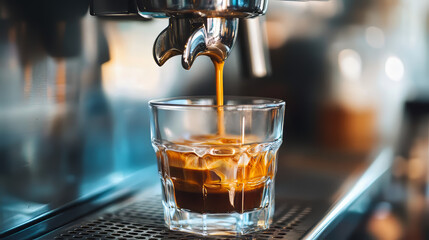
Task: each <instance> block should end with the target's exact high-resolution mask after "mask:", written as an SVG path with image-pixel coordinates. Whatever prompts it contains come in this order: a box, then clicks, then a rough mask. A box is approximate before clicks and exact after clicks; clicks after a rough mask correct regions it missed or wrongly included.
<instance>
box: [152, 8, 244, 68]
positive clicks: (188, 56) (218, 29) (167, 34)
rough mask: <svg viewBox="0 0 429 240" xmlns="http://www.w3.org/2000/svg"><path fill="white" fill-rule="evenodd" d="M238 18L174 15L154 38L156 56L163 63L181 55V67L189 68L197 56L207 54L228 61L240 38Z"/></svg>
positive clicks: (156, 59)
mask: <svg viewBox="0 0 429 240" xmlns="http://www.w3.org/2000/svg"><path fill="white" fill-rule="evenodd" d="M238 20H239V19H238V18H220V17H213V18H211V17H210V18H209V17H181V16H177V17H171V18H170V22H169V25H168V27H167V28H166V29H164V31H162V32H161V34H160V35H159V36H158V38H157V39H156V40H155V44H154V48H153V55H154V58H155V61H156V63H157V64H158V65H159V66H162V65H163V64H164V63H165V62H166V61H167V60H168V59H170V58H171V57H173V56H176V55H182V66H183V67H184V68H185V69H190V68H191V66H192V64H193V62H194V61H195V59H196V57H198V56H199V55H207V56H209V57H211V58H213V59H215V60H216V61H225V60H226V58H227V57H228V55H229V53H230V52H231V49H232V47H233V45H234V43H235V40H236V38H237V30H238V22H239V21H238Z"/></svg>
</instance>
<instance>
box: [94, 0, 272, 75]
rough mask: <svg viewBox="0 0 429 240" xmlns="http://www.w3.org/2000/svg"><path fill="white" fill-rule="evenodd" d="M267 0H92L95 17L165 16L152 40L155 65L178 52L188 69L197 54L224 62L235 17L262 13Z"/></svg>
mask: <svg viewBox="0 0 429 240" xmlns="http://www.w3.org/2000/svg"><path fill="white" fill-rule="evenodd" d="M267 3H268V0H240V1H237V0H197V1H195V0H176V1H172V0H92V1H91V14H92V15H96V16H103V15H104V16H105V15H118V14H119V15H123V14H138V15H140V16H143V17H147V16H150V17H168V18H169V25H168V27H167V28H166V29H164V30H163V31H162V32H161V33H160V34H159V36H158V38H157V39H156V40H155V44H154V48H153V55H154V58H155V61H156V63H157V64H158V65H160V66H161V65H163V64H164V63H165V62H166V61H167V60H168V59H169V58H171V57H173V56H176V55H182V65H183V67H184V68H185V69H190V68H191V66H192V63H193V62H194V60H195V59H196V57H198V56H199V55H207V56H210V57H211V58H212V59H214V60H215V61H225V60H226V58H227V57H228V55H229V54H230V52H231V49H232V47H233V45H234V43H235V40H236V38H237V32H238V23H239V19H243V18H251V17H255V16H258V15H262V14H264V13H265V11H266V9H267Z"/></svg>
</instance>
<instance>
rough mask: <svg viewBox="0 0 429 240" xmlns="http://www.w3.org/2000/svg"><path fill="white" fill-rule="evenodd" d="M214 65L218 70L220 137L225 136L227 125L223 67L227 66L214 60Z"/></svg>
mask: <svg viewBox="0 0 429 240" xmlns="http://www.w3.org/2000/svg"><path fill="white" fill-rule="evenodd" d="M212 62H213V65H214V67H215V70H216V104H217V106H218V109H217V113H218V115H217V129H218V135H220V136H222V135H224V134H225V125H224V110H223V108H222V107H219V106H223V67H224V65H225V62H224V61H217V60H216V59H214V58H212Z"/></svg>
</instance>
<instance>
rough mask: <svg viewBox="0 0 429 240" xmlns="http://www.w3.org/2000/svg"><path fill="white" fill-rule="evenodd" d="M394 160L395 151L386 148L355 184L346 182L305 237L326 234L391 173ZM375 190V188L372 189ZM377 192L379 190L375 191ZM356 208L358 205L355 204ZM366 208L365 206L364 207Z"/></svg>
mask: <svg viewBox="0 0 429 240" xmlns="http://www.w3.org/2000/svg"><path fill="white" fill-rule="evenodd" d="M392 162H393V151H392V150H391V149H384V150H383V151H381V152H380V153H379V154H378V155H377V156H376V158H375V160H374V162H373V163H372V164H371V165H370V166H369V168H368V169H367V170H366V171H365V172H364V173H363V174H362V175H361V176H360V177H359V178H358V179H357V181H355V182H354V183H353V184H349V183H346V185H344V186H343V188H347V189H342V191H343V193H342V196H341V197H340V198H339V199H337V200H336V202H335V203H334V204H333V205H332V206H331V207H330V209H329V210H328V211H327V212H326V213H325V215H324V216H323V218H321V219H320V220H318V222H317V224H316V225H315V226H314V227H312V229H311V230H310V231H309V232H307V233H306V234H305V235H304V236H303V239H306V240H307V239H308V240H310V239H318V238H321V236H323V235H326V234H327V233H326V229H328V228H329V226H330V225H331V224H332V223H333V222H335V221H338V218H339V217H341V215H342V214H344V213H345V212H346V211H347V210H348V209H349V208H350V207H351V206H352V205H353V204H355V202H356V201H357V200H358V199H359V197H361V196H363V195H364V193H365V191H368V190H369V189H371V187H372V188H374V186H375V185H376V182H377V181H378V180H379V179H380V178H381V177H383V176H384V175H385V174H386V173H389V171H390V169H391V167H392ZM372 191H374V190H372ZM374 192H377V191H374ZM369 202H370V200H369V199H365V200H364V201H363V204H364V205H365V204H366V205H368V204H369ZM355 208H356V206H355ZM362 209H365V206H364V207H363V208H362Z"/></svg>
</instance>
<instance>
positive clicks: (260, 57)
mask: <svg viewBox="0 0 429 240" xmlns="http://www.w3.org/2000/svg"><path fill="white" fill-rule="evenodd" d="M240 31H241V32H240V33H239V34H240V39H241V42H240V43H241V44H242V46H241V55H242V57H241V58H242V63H241V64H243V67H244V68H245V70H244V74H246V75H247V77H249V78H264V77H267V76H269V75H271V60H270V54H269V50H268V43H267V42H268V40H267V30H266V27H265V18H264V17H259V18H248V19H243V20H241V22H240Z"/></svg>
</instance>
